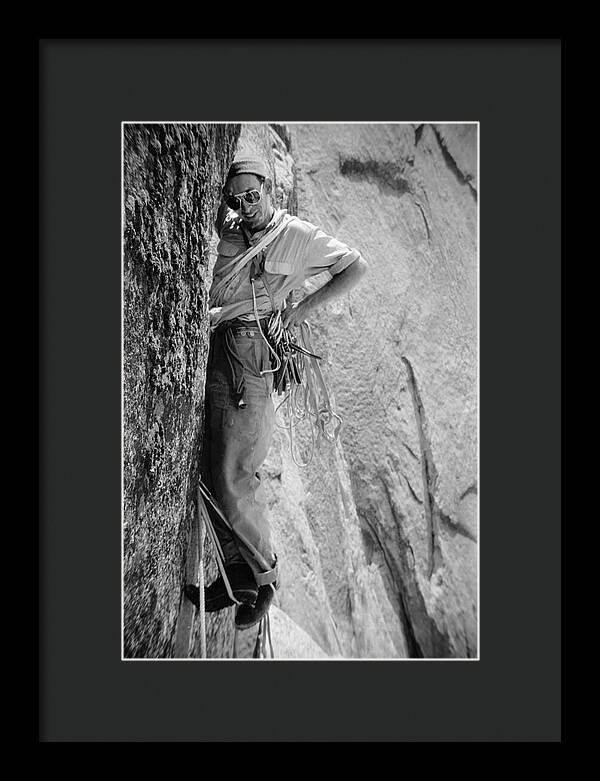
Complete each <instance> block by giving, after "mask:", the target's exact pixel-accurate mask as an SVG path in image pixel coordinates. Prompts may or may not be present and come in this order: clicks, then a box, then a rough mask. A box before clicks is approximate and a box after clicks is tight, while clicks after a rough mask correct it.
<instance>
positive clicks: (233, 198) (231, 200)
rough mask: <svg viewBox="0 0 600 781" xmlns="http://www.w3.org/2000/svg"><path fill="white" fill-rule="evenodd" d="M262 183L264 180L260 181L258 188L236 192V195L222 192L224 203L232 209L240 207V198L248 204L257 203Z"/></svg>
mask: <svg viewBox="0 0 600 781" xmlns="http://www.w3.org/2000/svg"><path fill="white" fill-rule="evenodd" d="M263 184H264V182H261V183H260V190H246V192H244V193H238V194H237V195H227V193H225V192H224V193H223V195H224V196H225V203H226V204H227V206H229V208H230V209H233V210H234V211H238V210H239V209H241V208H242V199H243V200H244V201H246V203H249V204H254V203H258V202H259V201H260V199H261V198H262V189H263Z"/></svg>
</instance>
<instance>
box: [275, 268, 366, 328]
mask: <svg viewBox="0 0 600 781" xmlns="http://www.w3.org/2000/svg"><path fill="white" fill-rule="evenodd" d="M366 270H367V262H366V260H365V259H364V258H363V257H361V256H359V257H358V258H356V260H354V261H353V262H352V263H350V265H349V266H346V268H345V269H343V271H340V272H339V273H338V274H335V275H334V276H333V277H332V278H331V279H330V280H329V282H327V284H325V285H323V287H321V288H319V289H318V290H315V292H314V293H311V294H310V295H308V296H305V297H304V298H303V299H302V300H301V301H298V303H296V304H293V305H292V306H291V307H290V306H288V307H287V308H286V309H285V310H284V311H283V313H282V318H283V323H284V325H285V326H287V327H291V326H292V325H295V324H296V323H300V322H302V320H306V319H307V318H308V316H309V314H310V313H311V312H314V311H315V310H317V309H320V308H321V307H323V306H324V305H325V304H326V303H327V302H328V301H331V300H332V299H334V298H338V297H339V296H341V295H343V294H344V293H348V292H349V291H350V290H352V288H353V287H355V286H356V285H357V284H358V282H359V281H360V280H361V279H362V277H363V276H364V274H365V272H366Z"/></svg>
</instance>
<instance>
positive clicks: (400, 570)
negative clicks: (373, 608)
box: [360, 475, 451, 658]
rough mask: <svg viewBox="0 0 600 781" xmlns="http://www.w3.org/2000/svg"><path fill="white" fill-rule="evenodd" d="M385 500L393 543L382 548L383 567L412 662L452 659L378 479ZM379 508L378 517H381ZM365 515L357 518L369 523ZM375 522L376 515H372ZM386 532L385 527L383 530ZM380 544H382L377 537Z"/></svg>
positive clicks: (388, 496)
mask: <svg viewBox="0 0 600 781" xmlns="http://www.w3.org/2000/svg"><path fill="white" fill-rule="evenodd" d="M379 480H380V482H381V485H382V487H383V491H384V494H385V497H386V500H387V506H388V508H389V514H390V516H391V519H392V521H393V523H394V526H393V528H394V531H395V532H396V540H395V541H394V540H389V542H388V543H387V545H386V546H385V550H386V558H385V561H386V564H388V571H389V573H390V583H391V589H390V592H391V594H392V595H393V596H394V597H395V598H396V601H397V604H398V615H399V617H400V621H401V624H402V627H403V632H404V637H405V641H406V643H407V646H408V650H409V654H410V656H411V657H414V658H429V657H440V658H441V657H447V656H450V655H451V650H450V642H449V638H448V637H447V636H446V635H444V634H442V633H441V632H440V631H439V629H438V628H437V626H436V623H435V621H434V620H433V618H432V617H431V616H430V615H429V613H428V612H427V606H426V604H425V600H424V599H423V595H422V593H421V590H420V588H419V584H418V580H417V573H416V570H415V567H416V561H415V554H414V551H413V549H412V546H411V544H410V541H409V539H408V536H407V534H406V532H405V531H404V527H403V523H404V516H403V515H402V513H401V512H400V511H399V509H398V507H397V506H396V503H395V502H394V499H393V496H392V494H391V491H390V488H389V486H388V484H387V482H386V481H385V480H384V479H383V477H381V475H380V476H379ZM381 512H382V509H381V507H380V508H379V509H378V513H381ZM367 515H368V511H367V512H364V511H363V512H361V513H360V517H361V518H364V519H365V521H366V522H367V523H368V524H369V526H370V527H372V526H373V525H374V524H372V523H369V519H368V517H367ZM375 518H377V515H375ZM384 528H385V527H384ZM377 541H378V543H379V544H381V545H383V542H382V541H381V540H380V539H379V537H377Z"/></svg>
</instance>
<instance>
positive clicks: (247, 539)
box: [121, 118, 480, 662]
mask: <svg viewBox="0 0 600 781" xmlns="http://www.w3.org/2000/svg"><path fill="white" fill-rule="evenodd" d="M467 119H468V118H463V120H464V121H456V122H450V121H447V122H436V121H433V120H423V121H412V120H411V121H406V122H389V123H387V122H371V123H366V122H345V123H342V122H336V123H333V122H320V123H319V122H306V123H299V122H285V121H281V122H268V121H265V122H244V121H231V122H229V121H228V122H221V121H218V122H217V121H208V122H200V121H199V122H189V121H185V122H183V121H176V119H173V120H172V121H152V120H146V121H126V122H125V121H124V122H123V123H122V125H121V133H122V138H121V142H122V143H121V153H122V161H121V163H122V165H121V173H122V181H121V187H122V204H121V206H122V322H121V336H122V355H121V369H122V377H121V380H122V398H121V429H122V431H121V458H122V463H121V478H122V480H121V483H122V484H121V494H122V550H121V555H122V568H121V576H122V583H121V596H122V616H121V628H122V660H125V661H129V660H132V661H133V660H164V661H167V660H189V661H194V660H196V661H210V660H216V659H218V660H231V661H244V660H245V661H275V662H276V661H278V660H315V661H328V660H336V661H359V660H363V661H368V660H398V661H418V660H432V661H433V660H473V661H477V660H479V658H480V641H479V625H480V612H479V610H480V605H479V602H480V599H479V585H480V568H479V561H480V549H479V537H480V535H479V528H480V518H479V202H478V191H479V175H480V172H479V123H478V122H477V121H467ZM459 120H460V118H459Z"/></svg>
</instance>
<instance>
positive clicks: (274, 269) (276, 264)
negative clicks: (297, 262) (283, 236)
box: [265, 258, 294, 276]
mask: <svg viewBox="0 0 600 781" xmlns="http://www.w3.org/2000/svg"><path fill="white" fill-rule="evenodd" d="M265 271H268V273H269V274H284V275H285V276H289V275H290V274H293V273H294V265H293V263H288V262H286V261H284V260H269V258H267V259H266V260H265Z"/></svg>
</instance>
